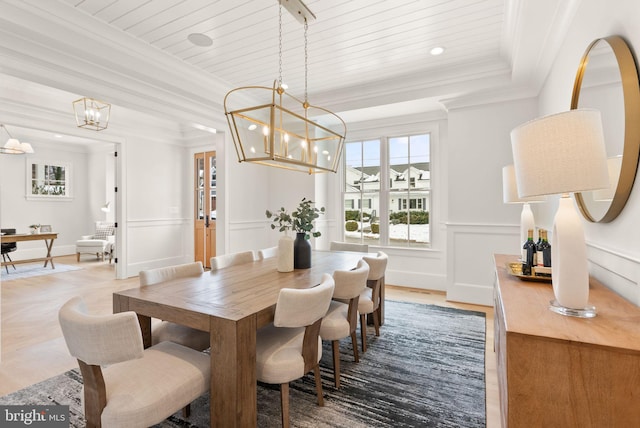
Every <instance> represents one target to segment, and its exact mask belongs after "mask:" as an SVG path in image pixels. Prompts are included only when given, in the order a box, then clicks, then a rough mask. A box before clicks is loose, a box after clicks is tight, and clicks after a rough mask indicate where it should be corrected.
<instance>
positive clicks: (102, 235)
mask: <svg viewBox="0 0 640 428" xmlns="http://www.w3.org/2000/svg"><path fill="white" fill-rule="evenodd" d="M115 235H116V229H115V225H114V224H113V223H107V222H102V221H97V222H96V231H95V233H94V234H92V235H84V236H82V237H81V238H80V239H79V240H77V241H76V260H77V261H78V262H79V261H80V254H95V255H96V256H97V257H98V259H101V260H102V261H104V257H105V255H106V256H108V257H109V263H111V260H112V259H113V246H114V245H115V242H116V236H115Z"/></svg>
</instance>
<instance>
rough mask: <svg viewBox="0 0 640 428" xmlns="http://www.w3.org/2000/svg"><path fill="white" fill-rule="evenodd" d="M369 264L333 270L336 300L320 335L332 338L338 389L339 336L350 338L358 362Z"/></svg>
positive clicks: (327, 338)
mask: <svg viewBox="0 0 640 428" xmlns="http://www.w3.org/2000/svg"><path fill="white" fill-rule="evenodd" d="M368 275H369V265H367V263H366V262H365V261H364V260H360V261H358V265H357V266H356V268H355V269H352V270H337V271H335V272H334V273H333V280H334V281H335V289H334V291H333V300H332V301H331V305H330V306H329V310H328V311H327V314H326V315H325V317H324V318H323V320H322V326H321V327H320V337H322V340H329V341H331V347H332V351H333V377H334V382H335V385H336V388H340V339H343V338H346V337H351V344H352V346H353V358H354V360H355V362H359V361H360V359H359V357H358V340H357V338H356V328H357V327H358V300H359V299H360V294H361V293H362V291H363V290H364V289H365V287H366V286H367V276H368Z"/></svg>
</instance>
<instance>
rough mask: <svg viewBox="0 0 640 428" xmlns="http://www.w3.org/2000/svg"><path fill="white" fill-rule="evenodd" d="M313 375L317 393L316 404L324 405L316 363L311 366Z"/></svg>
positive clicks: (318, 367)
mask: <svg viewBox="0 0 640 428" xmlns="http://www.w3.org/2000/svg"><path fill="white" fill-rule="evenodd" d="M313 377H314V378H315V380H316V394H317V395H318V406H324V397H323V395H322V378H321V377H320V365H319V364H316V366H315V367H314V368H313Z"/></svg>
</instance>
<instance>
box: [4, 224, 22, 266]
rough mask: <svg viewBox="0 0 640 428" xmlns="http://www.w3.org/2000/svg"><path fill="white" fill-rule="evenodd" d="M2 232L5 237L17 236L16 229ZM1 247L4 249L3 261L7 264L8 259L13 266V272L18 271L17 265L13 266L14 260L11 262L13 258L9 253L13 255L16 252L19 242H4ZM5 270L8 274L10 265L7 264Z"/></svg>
mask: <svg viewBox="0 0 640 428" xmlns="http://www.w3.org/2000/svg"><path fill="white" fill-rule="evenodd" d="M0 232H1V233H2V234H3V235H15V234H16V230H15V229H0ZM0 247H2V261H3V262H6V261H7V259H9V264H11V266H13V270H16V265H14V264H13V260H11V256H10V255H9V253H12V252H14V251H16V250H17V249H18V243H17V242H3V243H2V245H0ZM4 267H5V269H7V273H9V265H8V264H6V265H4Z"/></svg>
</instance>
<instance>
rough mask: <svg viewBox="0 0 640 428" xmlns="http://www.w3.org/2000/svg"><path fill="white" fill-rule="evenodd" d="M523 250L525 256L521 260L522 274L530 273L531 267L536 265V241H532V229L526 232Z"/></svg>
mask: <svg viewBox="0 0 640 428" xmlns="http://www.w3.org/2000/svg"><path fill="white" fill-rule="evenodd" d="M522 249H523V252H524V254H525V258H524V259H523V260H522V274H523V275H532V274H533V272H532V268H533V267H534V266H535V265H536V243H535V242H533V229H529V230H528V232H527V242H525V243H524V245H523V247H522Z"/></svg>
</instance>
